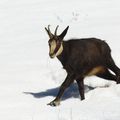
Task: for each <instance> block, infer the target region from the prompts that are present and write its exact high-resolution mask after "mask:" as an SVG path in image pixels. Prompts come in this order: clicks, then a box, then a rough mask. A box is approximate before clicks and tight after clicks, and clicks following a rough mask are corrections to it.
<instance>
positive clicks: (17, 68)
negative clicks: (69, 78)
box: [0, 0, 120, 120]
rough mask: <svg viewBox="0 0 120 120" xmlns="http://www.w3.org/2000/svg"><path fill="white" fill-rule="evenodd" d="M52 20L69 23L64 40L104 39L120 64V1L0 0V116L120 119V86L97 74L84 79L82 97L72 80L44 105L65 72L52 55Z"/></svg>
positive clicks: (11, 119)
mask: <svg viewBox="0 0 120 120" xmlns="http://www.w3.org/2000/svg"><path fill="white" fill-rule="evenodd" d="M48 24H50V25H51V29H52V30H54V29H55V27H56V25H59V26H60V28H59V30H58V32H59V33H60V32H62V30H63V29H64V28H65V27H66V26H67V25H69V26H70V28H69V31H68V34H67V35H66V39H68V38H72V37H76V38H81V37H97V38H101V39H104V40H106V41H107V42H108V43H109V45H110V46H111V49H112V56H113V57H114V60H115V62H116V64H117V65H118V66H119V67H120V54H119V51H120V46H119V45H120V1H119V0H99V1H98V0H76V1H75V0H34V1H33V0H0V91H1V92H0V120H120V85H116V84H115V83H114V82H110V81H105V80H103V79H98V78H97V77H90V78H86V79H85V89H86V94H85V95H86V99H85V100H84V101H80V100H79V94H78V91H77V86H76V84H73V85H72V86H71V87H70V88H69V89H68V90H67V91H66V93H65V95H64V100H62V102H61V105H60V106H58V107H50V106H47V105H46V104H47V103H49V102H50V101H51V100H53V99H54V97H55V95H56V94H57V92H58V89H59V86H60V85H61V83H62V82H63V80H64V78H65V76H66V73H65V71H64V70H63V69H62V66H61V64H60V62H59V61H58V60H57V59H54V60H51V59H50V58H49V56H48V44H47V42H48V36H47V34H46V32H45V30H44V27H46V26H47V25H48ZM106 86H107V87H106ZM93 88H95V89H93ZM26 93H27V94H26Z"/></svg>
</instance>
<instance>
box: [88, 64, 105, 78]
mask: <svg viewBox="0 0 120 120" xmlns="http://www.w3.org/2000/svg"><path fill="white" fill-rule="evenodd" d="M104 72H105V68H104V67H103V66H97V67H95V68H93V69H92V70H90V71H89V72H88V73H87V74H86V76H92V75H97V74H99V73H104Z"/></svg>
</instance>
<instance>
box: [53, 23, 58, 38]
mask: <svg viewBox="0 0 120 120" xmlns="http://www.w3.org/2000/svg"><path fill="white" fill-rule="evenodd" d="M58 27H59V25H57V27H56V29H55V33H54V35H55V36H57V30H58Z"/></svg>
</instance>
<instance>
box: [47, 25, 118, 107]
mask: <svg viewBox="0 0 120 120" xmlns="http://www.w3.org/2000/svg"><path fill="white" fill-rule="evenodd" d="M67 30H68V27H67V28H66V29H65V30H64V31H63V32H62V34H61V35H59V36H55V40H56V41H59V42H61V41H62V44H63V52H62V53H61V54H60V55H59V56H57V58H58V59H59V60H60V62H61V63H62V65H63V68H64V69H65V70H66V72H67V77H66V79H65V81H64V82H63V84H62V85H61V87H60V90H59V92H58V95H57V97H56V98H55V100H53V101H52V102H50V103H49V104H50V105H52V106H56V105H57V102H59V101H60V98H61V96H62V95H63V93H64V91H65V89H66V88H67V87H69V86H70V84H72V83H73V81H74V80H76V82H77V83H78V88H79V92H80V96H81V100H83V99H85V96H84V78H85V77H86V76H90V75H96V76H98V77H101V78H104V79H108V80H114V81H116V82H117V83H119V82H120V69H119V68H118V67H117V66H116V65H115V63H114V61H113V59H112V57H111V50H110V47H109V46H108V44H107V43H106V42H105V41H103V40H100V39H97V38H85V39H70V40H67V41H63V38H64V36H65V35H66V33H67ZM53 37H54V35H53ZM50 40H51V39H50ZM109 70H111V71H113V72H114V73H115V75H113V74H111V72H110V71H109Z"/></svg>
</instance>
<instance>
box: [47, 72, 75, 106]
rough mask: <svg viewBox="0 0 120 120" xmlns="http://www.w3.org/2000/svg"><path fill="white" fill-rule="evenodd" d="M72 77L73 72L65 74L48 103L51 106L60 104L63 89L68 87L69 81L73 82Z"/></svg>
mask: <svg viewBox="0 0 120 120" xmlns="http://www.w3.org/2000/svg"><path fill="white" fill-rule="evenodd" d="M74 78H75V76H74V74H71V75H69V74H68V75H67V77H66V79H65V81H64V82H63V83H62V85H61V87H60V89H59V92H58V94H57V97H56V98H55V99H54V100H53V101H52V102H50V103H49V104H48V105H51V106H58V105H60V99H61V97H62V95H63V93H64V91H65V89H66V88H68V87H69V86H70V85H71V83H73V81H74Z"/></svg>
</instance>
